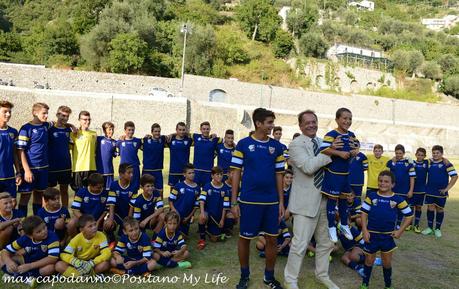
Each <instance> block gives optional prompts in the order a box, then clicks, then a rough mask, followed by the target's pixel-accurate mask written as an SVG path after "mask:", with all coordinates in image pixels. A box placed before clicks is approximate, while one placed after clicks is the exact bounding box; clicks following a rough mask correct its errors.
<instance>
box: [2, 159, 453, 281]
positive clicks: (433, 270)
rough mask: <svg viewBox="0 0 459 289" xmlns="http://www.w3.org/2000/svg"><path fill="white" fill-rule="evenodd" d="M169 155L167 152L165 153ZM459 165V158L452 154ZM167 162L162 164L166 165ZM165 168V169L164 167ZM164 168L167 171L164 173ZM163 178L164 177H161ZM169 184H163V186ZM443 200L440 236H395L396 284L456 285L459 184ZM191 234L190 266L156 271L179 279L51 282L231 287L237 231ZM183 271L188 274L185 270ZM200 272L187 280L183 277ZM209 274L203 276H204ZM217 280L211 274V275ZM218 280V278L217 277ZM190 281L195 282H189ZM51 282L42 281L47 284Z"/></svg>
mask: <svg viewBox="0 0 459 289" xmlns="http://www.w3.org/2000/svg"><path fill="white" fill-rule="evenodd" d="M167 157H168V156H166V159H167ZM452 161H453V162H454V163H455V165H456V167H458V168H459V159H458V160H452ZM167 166H168V165H167V164H166V167H167ZM165 173H166V172H165ZM166 175H167V174H165V176H166ZM165 180H166V179H165ZM167 191H168V190H167V189H166V190H165V192H167ZM450 196H451V197H450V198H449V200H448V202H447V206H446V214H445V222H444V224H443V227H442V232H443V238H441V239H439V240H436V239H435V238H434V237H432V236H428V237H426V236H422V235H420V234H415V233H414V232H406V233H405V234H404V235H403V236H402V238H401V240H399V241H398V242H397V243H398V247H399V249H398V250H396V252H395V257H394V262H393V286H394V287H395V288H397V289H402V288H403V289H440V288H441V289H454V288H459V185H457V186H456V188H454V189H453V190H452V191H451V192H450ZM421 225H422V226H423V227H425V225H426V215H425V213H424V214H423V216H422V223H421ZM190 232H191V237H190V239H189V240H188V241H187V242H188V245H189V249H190V252H191V258H190V261H191V262H192V264H193V269H188V270H181V269H165V270H161V271H157V272H155V275H158V276H159V277H169V278H172V277H174V276H175V277H176V279H177V282H176V283H174V284H172V283H161V282H159V283H153V284H145V283H144V284H133V283H130V282H128V281H126V283H124V284H121V283H118V284H115V283H108V284H101V283H100V284H99V283H98V284H88V283H86V284H55V285H54V288H65V289H68V288H88V287H90V288H96V289H97V288H112V289H125V288H126V287H127V286H128V287H129V288H145V287H147V288H234V287H235V284H236V283H237V282H238V279H239V262H238V257H237V249H236V247H237V245H236V241H237V237H232V238H231V239H229V240H227V241H226V242H224V243H213V244H212V243H209V244H208V246H207V247H206V248H205V250H203V251H198V250H197V249H196V244H197V238H198V234H197V233H195V232H197V224H196V223H194V224H193V225H192V227H191V231H190ZM254 246H255V244H254V243H253V244H252V250H251V260H250V262H251V263H250V264H251V282H250V286H249V288H266V287H265V286H264V285H263V283H262V281H261V280H262V276H263V275H262V273H263V270H264V259H261V258H259V257H258V255H257V253H256V250H255V247H254ZM341 252H342V251H340V252H338V253H337V254H335V255H334V258H333V261H332V262H331V265H330V276H331V278H332V280H334V281H335V282H336V283H337V284H338V285H339V286H340V288H342V289H352V288H358V287H359V285H360V282H361V279H360V277H359V276H358V275H357V273H355V272H354V271H352V270H350V269H349V268H347V267H345V266H344V265H343V264H342V263H341V262H340V258H339V257H340V254H341ZM286 260H287V259H286V257H279V258H278V259H277V264H276V276H277V278H278V279H279V280H280V281H283V269H284V267H285V263H286ZM219 273H220V274H221V275H220V276H224V277H226V278H227V281H226V283H224V284H222V283H220V284H218V285H217V284H216V283H215V282H214V283H211V281H212V276H214V277H215V276H217V275H218V274H219ZM184 274H186V276H185V275H184ZM191 276H194V278H200V279H199V281H198V282H196V279H195V282H193V283H190V282H189V281H187V279H185V278H184V277H186V278H190V277H191ZM206 276H207V279H205V278H206ZM214 281H215V278H214ZM219 281H221V279H219ZM193 284H194V285H193ZM299 285H300V288H304V289H319V288H325V287H324V286H322V285H321V284H320V283H318V282H316V281H315V278H314V259H313V258H308V257H306V258H305V260H304V264H303V267H302V272H301V274H300V282H299ZM50 287H51V285H49V284H48V285H40V288H50ZM1 288H2V289H3V288H27V287H26V286H25V285H17V284H15V285H12V284H2V285H1ZM370 288H384V282H383V278H382V269H381V267H375V269H374V270H373V276H372V280H371V287H370Z"/></svg>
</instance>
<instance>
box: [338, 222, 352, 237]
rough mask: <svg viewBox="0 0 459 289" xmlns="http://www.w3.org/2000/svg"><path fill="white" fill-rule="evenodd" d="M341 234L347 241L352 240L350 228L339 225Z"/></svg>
mask: <svg viewBox="0 0 459 289" xmlns="http://www.w3.org/2000/svg"><path fill="white" fill-rule="evenodd" d="M340 231H341V233H343V235H344V237H346V239H348V240H354V236H352V232H351V228H349V226H348V225H341V227H340Z"/></svg>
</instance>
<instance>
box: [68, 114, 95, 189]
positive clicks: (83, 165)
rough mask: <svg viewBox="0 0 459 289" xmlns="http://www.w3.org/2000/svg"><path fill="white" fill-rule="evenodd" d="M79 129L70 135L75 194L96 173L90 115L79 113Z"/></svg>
mask: <svg viewBox="0 0 459 289" xmlns="http://www.w3.org/2000/svg"><path fill="white" fill-rule="evenodd" d="M78 120H79V122H80V128H79V129H78V131H77V132H75V133H72V134H71V136H70V137H71V139H72V142H73V149H72V173H73V181H72V185H71V186H72V189H73V190H74V191H75V192H76V191H78V189H80V188H82V187H83V180H84V179H86V178H88V177H89V175H91V174H92V173H94V172H96V146H97V133H96V132H95V131H92V130H90V129H89V125H90V124H91V115H90V114H89V112H88V111H84V110H83V111H81V112H80V114H79V115H78Z"/></svg>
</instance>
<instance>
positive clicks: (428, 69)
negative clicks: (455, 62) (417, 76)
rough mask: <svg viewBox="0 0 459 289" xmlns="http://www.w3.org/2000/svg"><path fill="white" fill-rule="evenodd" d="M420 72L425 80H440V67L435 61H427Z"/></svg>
mask: <svg viewBox="0 0 459 289" xmlns="http://www.w3.org/2000/svg"><path fill="white" fill-rule="evenodd" d="M421 72H422V74H424V77H425V78H429V79H432V80H440V79H441V78H442V71H441V68H440V65H438V63H436V62H435V61H427V62H425V63H424V64H423V65H422V67H421Z"/></svg>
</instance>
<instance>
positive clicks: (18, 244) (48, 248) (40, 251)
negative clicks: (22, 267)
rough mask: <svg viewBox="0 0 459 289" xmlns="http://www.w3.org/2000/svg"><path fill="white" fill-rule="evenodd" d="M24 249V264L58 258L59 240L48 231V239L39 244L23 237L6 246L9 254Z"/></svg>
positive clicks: (27, 237) (54, 234)
mask: <svg viewBox="0 0 459 289" xmlns="http://www.w3.org/2000/svg"><path fill="white" fill-rule="evenodd" d="M21 249H24V254H23V255H22V256H23V257H24V263H25V264H28V263H32V262H36V261H39V260H41V259H43V258H45V257H53V258H59V253H60V249H59V238H57V235H56V233H54V232H52V231H48V237H47V238H46V239H44V240H42V241H40V242H36V241H33V240H32V239H31V238H30V237H29V236H27V235H23V236H21V237H19V239H17V240H16V241H14V242H13V243H11V244H9V245H8V246H6V250H7V251H8V252H10V253H11V254H16V253H17V252H18V251H19V250H21Z"/></svg>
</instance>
